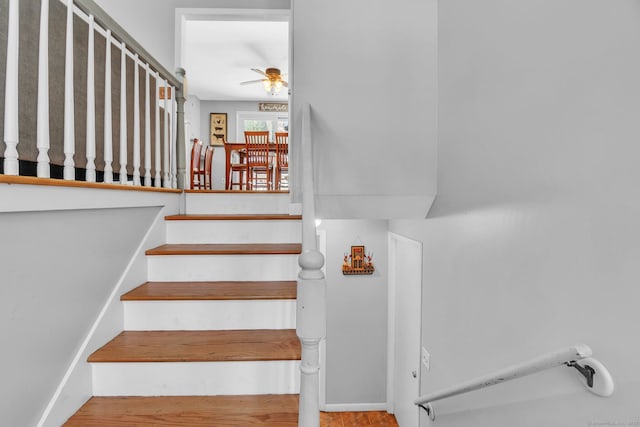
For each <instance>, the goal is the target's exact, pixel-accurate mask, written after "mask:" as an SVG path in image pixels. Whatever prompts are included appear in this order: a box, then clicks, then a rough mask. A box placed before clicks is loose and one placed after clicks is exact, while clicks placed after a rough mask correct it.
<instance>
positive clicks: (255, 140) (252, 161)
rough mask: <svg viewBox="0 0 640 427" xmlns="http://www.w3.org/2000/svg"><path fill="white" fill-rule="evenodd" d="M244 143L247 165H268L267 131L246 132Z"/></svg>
mask: <svg viewBox="0 0 640 427" xmlns="http://www.w3.org/2000/svg"><path fill="white" fill-rule="evenodd" d="M244 141H245V144H246V145H247V165H248V166H249V167H251V165H261V166H264V165H268V164H269V131H266V130H265V131H251V132H250V131H246V132H245V133H244Z"/></svg>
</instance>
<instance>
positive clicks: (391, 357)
mask: <svg viewBox="0 0 640 427" xmlns="http://www.w3.org/2000/svg"><path fill="white" fill-rule="evenodd" d="M396 242H405V243H409V244H411V245H415V246H418V247H419V248H420V250H422V242H420V241H417V240H413V239H410V238H408V237H405V236H402V235H400V234H396V233H393V232H389V233H388V244H387V247H388V254H387V255H388V260H389V270H388V274H389V280H388V287H387V292H388V294H387V313H388V314H387V403H386V410H387V412H389V413H391V414H393V413H394V412H395V408H394V404H393V403H394V393H393V388H394V384H395V344H396V336H395V319H396V308H395V307H396V289H397V278H396V275H395V269H394V265H395V264H396V262H397V260H396V252H395V251H394V247H395V243H396ZM420 328H421V329H422V322H421V326H420ZM421 334H422V332H421ZM421 344H422V343H421ZM418 381H419V382H420V378H418Z"/></svg>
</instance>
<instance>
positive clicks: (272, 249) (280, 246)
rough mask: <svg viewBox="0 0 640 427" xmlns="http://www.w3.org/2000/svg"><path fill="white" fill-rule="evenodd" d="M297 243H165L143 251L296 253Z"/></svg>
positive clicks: (252, 253) (179, 253)
mask: <svg viewBox="0 0 640 427" xmlns="http://www.w3.org/2000/svg"><path fill="white" fill-rule="evenodd" d="M301 252H302V245H301V244H299V243H218V244H209V243H206V244H202V243H188V244H165V245H160V246H158V247H156V248H153V249H149V250H147V251H146V252H145V254H147V255H297V254H300V253H301Z"/></svg>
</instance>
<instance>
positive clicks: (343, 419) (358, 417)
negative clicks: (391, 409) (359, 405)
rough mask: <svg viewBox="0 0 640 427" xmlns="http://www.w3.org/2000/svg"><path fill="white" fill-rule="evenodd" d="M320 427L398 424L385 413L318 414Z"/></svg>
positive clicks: (394, 418) (373, 426)
mask: <svg viewBox="0 0 640 427" xmlns="http://www.w3.org/2000/svg"><path fill="white" fill-rule="evenodd" d="M320 427H398V422H397V421H396V417H394V416H393V414H388V413H387V412H386V411H372V412H320Z"/></svg>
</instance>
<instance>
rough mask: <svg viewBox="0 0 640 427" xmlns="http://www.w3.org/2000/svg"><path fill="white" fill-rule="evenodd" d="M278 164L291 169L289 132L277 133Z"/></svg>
mask: <svg viewBox="0 0 640 427" xmlns="http://www.w3.org/2000/svg"><path fill="white" fill-rule="evenodd" d="M276 162H277V163H276V164H277V165H278V167H284V168H287V167H289V132H276Z"/></svg>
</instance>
